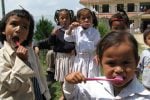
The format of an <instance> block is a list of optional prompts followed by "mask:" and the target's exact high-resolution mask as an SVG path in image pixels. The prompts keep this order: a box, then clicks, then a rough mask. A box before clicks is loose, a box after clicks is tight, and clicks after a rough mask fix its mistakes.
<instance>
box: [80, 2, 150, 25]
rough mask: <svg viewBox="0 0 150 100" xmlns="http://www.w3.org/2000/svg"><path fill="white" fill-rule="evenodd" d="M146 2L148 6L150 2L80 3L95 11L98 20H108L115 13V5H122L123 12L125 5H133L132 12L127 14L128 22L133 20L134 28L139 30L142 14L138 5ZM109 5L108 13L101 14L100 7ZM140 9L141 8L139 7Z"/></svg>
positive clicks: (125, 8)
mask: <svg viewBox="0 0 150 100" xmlns="http://www.w3.org/2000/svg"><path fill="white" fill-rule="evenodd" d="M144 2H146V4H149V6H150V0H80V3H81V4H82V5H84V6H85V7H87V8H90V9H92V10H95V11H96V12H97V16H98V17H99V18H102V17H106V18H110V17H111V16H112V15H113V14H114V13H116V12H117V4H124V10H125V11H126V12H127V9H128V8H127V5H128V4H129V3H134V11H133V12H127V14H128V16H129V18H130V20H134V27H135V28H140V23H141V15H142V14H143V13H144V12H143V11H142V10H141V8H140V4H141V3H144ZM104 4H109V12H105V13H103V12H102V5H104ZM95 5H96V6H97V7H98V9H97V10H96V9H94V6H95ZM141 7H142V6H141Z"/></svg>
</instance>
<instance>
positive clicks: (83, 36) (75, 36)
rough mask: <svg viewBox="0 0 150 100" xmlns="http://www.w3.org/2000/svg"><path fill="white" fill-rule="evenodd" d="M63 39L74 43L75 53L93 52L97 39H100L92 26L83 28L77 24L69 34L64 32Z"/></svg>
mask: <svg viewBox="0 0 150 100" xmlns="http://www.w3.org/2000/svg"><path fill="white" fill-rule="evenodd" d="M64 39H65V40H66V41H68V42H75V43H76V52H77V54H78V53H93V52H95V50H96V45H97V43H98V41H99V40H100V33H99V32H98V30H97V29H95V28H93V27H90V28H88V29H86V30H84V29H83V28H82V27H81V26H79V27H77V28H75V29H74V30H72V33H71V35H67V34H66V32H65V35H64Z"/></svg>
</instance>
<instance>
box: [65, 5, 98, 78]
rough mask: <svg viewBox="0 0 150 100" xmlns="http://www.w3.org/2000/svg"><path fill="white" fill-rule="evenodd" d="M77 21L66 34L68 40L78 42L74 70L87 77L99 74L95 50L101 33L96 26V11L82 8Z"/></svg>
mask: <svg viewBox="0 0 150 100" xmlns="http://www.w3.org/2000/svg"><path fill="white" fill-rule="evenodd" d="M77 21H78V22H73V23H72V24H71V25H70V26H69V29H68V30H67V31H66V32H65V35H64V38H65V40H66V41H68V42H75V44H76V53H77V55H76V57H75V61H74V66H73V71H80V72H81V73H83V75H85V76H86V77H95V76H99V74H100V70H99V67H98V64H97V63H96V62H97V61H96V59H95V56H96V53H95V50H96V45H97V43H98V41H99V40H100V33H99V32H98V30H97V29H95V28H94V27H96V26H97V19H96V16H95V13H93V12H92V11H91V10H89V9H88V8H83V9H80V10H79V11H78V12H77ZM93 26H94V27H93Z"/></svg>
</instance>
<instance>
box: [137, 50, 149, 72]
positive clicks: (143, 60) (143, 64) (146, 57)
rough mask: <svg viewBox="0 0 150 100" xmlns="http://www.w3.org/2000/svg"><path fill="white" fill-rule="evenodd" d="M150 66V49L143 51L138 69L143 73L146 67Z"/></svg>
mask: <svg viewBox="0 0 150 100" xmlns="http://www.w3.org/2000/svg"><path fill="white" fill-rule="evenodd" d="M147 66H150V48H148V49H145V50H143V51H142V53H141V56H140V61H139V64H138V68H139V69H140V71H141V72H143V69H144V67H147Z"/></svg>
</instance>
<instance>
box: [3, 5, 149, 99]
mask: <svg viewBox="0 0 150 100" xmlns="http://www.w3.org/2000/svg"><path fill="white" fill-rule="evenodd" d="M54 19H55V22H56V24H57V27H55V28H54V29H53V31H52V33H51V35H50V36H49V37H48V38H47V39H45V40H41V41H39V42H37V44H36V45H34V50H35V51H34V50H33V46H32V37H33V30H34V20H33V18H32V15H31V14H30V13H29V12H28V11H26V10H24V9H21V10H20V9H17V10H13V11H11V12H9V13H8V14H6V16H5V17H4V18H3V19H2V22H1V26H0V36H1V41H2V43H3V47H2V48H1V49H0V75H1V77H0V99H2V100H50V93H49V89H48V86H47V83H46V79H45V77H44V76H42V74H41V73H42V72H41V68H40V64H39V59H38V56H37V54H36V53H35V52H39V49H45V48H49V47H47V46H52V49H53V51H54V52H55V53H56V60H55V79H56V81H59V82H61V86H62V94H63V95H62V98H61V100H65V99H67V100H99V99H100V100H101V99H102V100H103V99H104V100H106V99H125V100H130V99H137V100H146V99H147V100H149V99H150V92H149V91H148V90H147V89H145V87H144V86H143V85H142V84H141V83H140V82H139V81H138V79H137V77H136V71H137V65H138V62H139V56H138V44H137V41H136V40H135V38H134V37H133V35H132V34H130V33H129V32H128V27H129V24H128V22H129V19H128V17H127V15H126V13H125V12H123V11H121V12H120V13H117V14H115V15H113V16H112V17H111V19H110V20H109V24H110V28H111V30H112V32H109V33H108V34H106V35H105V36H104V37H103V38H102V39H101V36H100V33H99V31H98V30H97V29H96V26H97V24H98V21H97V18H96V15H95V13H94V12H93V11H91V10H90V9H88V8H82V9H80V10H78V11H77V15H76V19H75V17H74V13H73V11H72V10H68V9H60V10H57V11H56V12H55V16H54ZM145 34H146V33H145ZM148 36H149V35H146V37H145V38H144V39H145V41H146V40H147V42H145V43H146V44H147V45H149V43H148V39H149V38H147V37H148ZM146 61H149V60H146ZM146 66H147V67H149V65H148V64H147V65H146ZM100 67H101V68H100ZM100 69H102V70H103V71H100ZM101 72H103V74H104V76H105V77H104V76H102V74H101ZM143 72H144V71H143ZM118 76H119V77H121V81H119V82H115V81H101V80H98V79H99V78H103V79H105V80H112V79H114V78H116V77H118ZM95 77H97V78H96V79H95ZM83 82H84V83H83Z"/></svg>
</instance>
